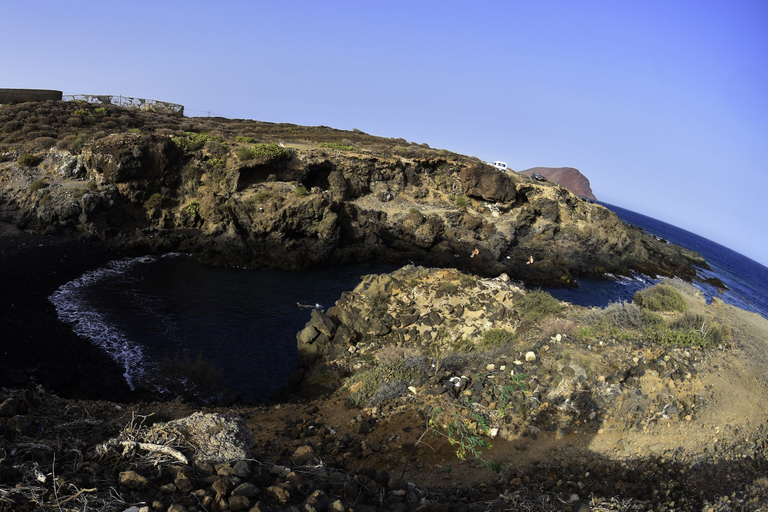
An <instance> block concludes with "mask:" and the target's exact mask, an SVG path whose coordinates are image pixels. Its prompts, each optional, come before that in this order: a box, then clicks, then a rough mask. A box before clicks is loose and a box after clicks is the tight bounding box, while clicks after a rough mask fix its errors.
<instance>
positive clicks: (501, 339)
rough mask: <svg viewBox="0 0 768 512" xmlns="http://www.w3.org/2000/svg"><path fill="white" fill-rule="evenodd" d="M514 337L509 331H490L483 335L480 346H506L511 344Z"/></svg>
mask: <svg viewBox="0 0 768 512" xmlns="http://www.w3.org/2000/svg"><path fill="white" fill-rule="evenodd" d="M516 337H517V335H516V334H515V333H514V332H513V331H510V330H509V329H490V330H488V331H485V332H484V333H483V338H482V340H481V341H480V346H481V347H483V348H485V347H495V346H498V345H506V344H508V343H513V342H514V341H515V338H516Z"/></svg>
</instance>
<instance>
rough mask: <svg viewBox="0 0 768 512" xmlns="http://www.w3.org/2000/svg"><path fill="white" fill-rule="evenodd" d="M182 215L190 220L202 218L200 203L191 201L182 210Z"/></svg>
mask: <svg viewBox="0 0 768 512" xmlns="http://www.w3.org/2000/svg"><path fill="white" fill-rule="evenodd" d="M181 214H182V215H183V216H185V217H188V218H190V219H196V218H198V217H199V216H200V203H198V202H197V201H190V202H189V203H187V205H186V206H185V207H184V208H182V209H181Z"/></svg>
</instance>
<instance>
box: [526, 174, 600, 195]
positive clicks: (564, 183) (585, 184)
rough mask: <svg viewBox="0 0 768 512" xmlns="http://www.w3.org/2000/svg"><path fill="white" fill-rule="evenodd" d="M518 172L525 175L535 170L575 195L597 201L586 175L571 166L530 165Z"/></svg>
mask: <svg viewBox="0 0 768 512" xmlns="http://www.w3.org/2000/svg"><path fill="white" fill-rule="evenodd" d="M520 172H521V173H522V174H525V175H527V176H530V175H532V174H533V173H535V172H537V173H539V174H541V175H542V176H544V177H545V178H546V179H547V180H549V181H553V182H555V183H557V184H558V185H560V186H561V187H565V188H567V189H568V190H570V191H571V192H573V193H574V194H576V195H577V196H581V197H586V198H587V199H592V200H593V201H597V198H596V197H595V195H594V194H593V193H592V188H591V187H590V186H589V180H588V179H587V177H586V176H584V175H583V174H581V172H580V171H579V170H578V169H574V168H573V167H532V168H531V169H526V170H524V171H520Z"/></svg>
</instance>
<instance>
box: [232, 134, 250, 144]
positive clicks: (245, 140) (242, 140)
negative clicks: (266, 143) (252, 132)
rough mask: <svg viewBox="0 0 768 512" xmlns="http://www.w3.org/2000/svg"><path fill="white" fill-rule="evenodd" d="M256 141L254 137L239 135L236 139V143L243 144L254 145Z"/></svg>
mask: <svg viewBox="0 0 768 512" xmlns="http://www.w3.org/2000/svg"><path fill="white" fill-rule="evenodd" d="M254 140H255V139H254V138H253V137H247V136H244V135H238V136H237V137H235V142H239V143H241V144H252V143H253V141H254Z"/></svg>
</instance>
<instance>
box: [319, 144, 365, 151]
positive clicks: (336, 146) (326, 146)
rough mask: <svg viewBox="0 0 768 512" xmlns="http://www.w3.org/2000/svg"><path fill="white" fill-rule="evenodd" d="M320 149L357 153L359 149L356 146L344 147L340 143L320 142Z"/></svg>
mask: <svg viewBox="0 0 768 512" xmlns="http://www.w3.org/2000/svg"><path fill="white" fill-rule="evenodd" d="M320 147H321V148H330V149H335V150H337V151H359V148H357V147H356V146H349V145H344V144H342V143H340V142H321V143H320Z"/></svg>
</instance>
